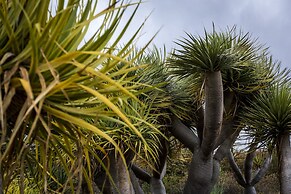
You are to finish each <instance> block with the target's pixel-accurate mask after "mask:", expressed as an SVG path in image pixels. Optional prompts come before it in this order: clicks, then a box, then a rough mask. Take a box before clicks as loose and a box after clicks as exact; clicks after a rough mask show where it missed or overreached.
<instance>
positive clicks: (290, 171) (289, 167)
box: [279, 132, 291, 194]
mask: <svg viewBox="0 0 291 194" xmlns="http://www.w3.org/2000/svg"><path fill="white" fill-rule="evenodd" d="M279 162H280V164H279V165H280V193H281V194H290V193H291V145H290V133H289V132H285V133H284V134H283V135H282V137H281V139H280V142H279Z"/></svg>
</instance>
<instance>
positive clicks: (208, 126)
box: [168, 27, 275, 193]
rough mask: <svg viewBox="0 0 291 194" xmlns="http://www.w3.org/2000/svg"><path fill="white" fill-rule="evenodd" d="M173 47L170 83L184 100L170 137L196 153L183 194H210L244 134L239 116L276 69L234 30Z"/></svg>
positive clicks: (255, 45)
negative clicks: (221, 165) (222, 163)
mask: <svg viewBox="0 0 291 194" xmlns="http://www.w3.org/2000/svg"><path fill="white" fill-rule="evenodd" d="M177 45H178V46H179V48H178V49H177V50H175V51H174V52H173V54H172V56H171V58H170V59H169V60H168V66H169V68H170V70H169V71H170V74H171V80H170V81H172V82H173V84H176V85H177V86H176V88H177V90H176V91H177V92H179V88H181V89H183V91H181V92H182V93H183V92H186V93H187V96H188V97H187V100H186V101H184V102H183V103H179V101H176V103H179V104H177V105H175V106H177V107H184V108H179V109H177V110H176V111H174V112H173V113H174V114H175V115H177V116H173V122H172V124H173V129H172V134H173V135H174V136H175V137H177V138H178V139H179V140H180V141H181V142H182V143H183V144H185V145H186V146H187V147H188V148H189V149H190V150H191V151H192V152H193V153H194V154H193V158H192V163H191V167H190V170H189V176H188V180H187V183H186V186H185V190H184V193H192V192H197V193H209V192H210V191H211V188H213V186H214V184H215V182H216V180H217V178H218V175H219V163H220V161H221V160H222V158H224V157H225V156H226V153H227V151H228V149H229V148H230V147H231V145H232V142H233V141H234V140H235V138H236V137H237V135H238V131H239V130H240V129H241V128H242V126H241V125H239V117H238V115H239V114H241V111H242V107H246V106H247V103H246V102H247V101H246V99H251V98H252V96H255V95H256V94H257V93H258V92H259V91H260V90H261V89H264V88H266V87H267V86H268V85H270V83H271V82H272V81H273V80H274V79H275V77H274V74H273V72H272V69H273V66H274V65H275V63H274V62H273V61H272V60H270V56H269V55H268V54H267V50H266V49H265V48H264V47H262V46H261V45H260V44H258V42H257V41H256V39H252V38H251V36H250V35H249V34H248V33H243V32H241V31H239V32H237V30H236V28H235V27H233V28H231V29H228V30H227V31H226V32H217V31H216V30H215V28H214V27H213V31H212V32H207V31H205V34H204V36H203V37H202V36H193V35H191V34H187V38H184V39H182V40H180V41H178V42H177ZM177 80H178V81H177ZM178 84H181V86H179V85H178ZM191 100H192V102H191ZM185 102H187V103H188V104H187V103H185ZM193 105H194V107H196V111H195V108H194V109H193V110H194V111H192V112H191V115H190V117H189V116H188V119H184V120H182V122H181V120H180V119H183V117H181V116H180V115H183V114H185V113H187V112H185V111H184V110H186V109H187V107H193ZM175 106H174V108H175ZM180 110H181V111H180ZM188 114H189V113H188ZM179 117H180V119H178V118H179ZM184 118H186V117H185V116H184ZM189 118H191V119H190V120H189ZM193 131H194V132H193ZM216 148H219V149H218V150H217V151H216V152H215V153H214V150H215V149H216ZM201 165H202V166H201ZM198 166H199V167H198ZM206 171H207V173H206Z"/></svg>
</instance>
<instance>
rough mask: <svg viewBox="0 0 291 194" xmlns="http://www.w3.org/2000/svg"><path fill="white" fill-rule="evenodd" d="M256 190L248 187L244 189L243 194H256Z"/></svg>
mask: <svg viewBox="0 0 291 194" xmlns="http://www.w3.org/2000/svg"><path fill="white" fill-rule="evenodd" d="M256 193H257V192H256V189H255V187H254V186H251V185H248V186H246V187H245V189H244V194H256Z"/></svg>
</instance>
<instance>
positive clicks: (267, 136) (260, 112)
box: [244, 72, 291, 193]
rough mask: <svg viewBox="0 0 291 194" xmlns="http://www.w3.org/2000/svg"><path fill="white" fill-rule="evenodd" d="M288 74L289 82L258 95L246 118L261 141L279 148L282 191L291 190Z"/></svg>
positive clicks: (257, 139) (252, 131)
mask: <svg viewBox="0 0 291 194" xmlns="http://www.w3.org/2000/svg"><path fill="white" fill-rule="evenodd" d="M285 76H286V77H285V78H286V79H285V81H281V82H279V83H275V84H274V85H272V86H270V88H268V90H266V91H265V92H262V93H261V94H260V95H259V96H258V97H257V98H256V103H253V104H252V106H251V108H249V109H248V110H247V112H246V114H245V117H244V118H245V121H246V123H247V124H248V125H249V126H251V128H252V130H250V131H249V132H250V134H251V136H253V137H254V138H255V140H256V141H257V142H260V143H261V145H262V146H267V147H268V148H269V149H273V148H277V155H278V163H279V174H280V192H281V193H290V192H291V187H290V183H291V175H290V173H291V171H290V169H291V167H290V164H291V155H290V154H291V147H290V123H291V109H290V108H291V93H290V91H291V90H290V89H291V88H290V73H289V74H288V72H287V73H286V75H285Z"/></svg>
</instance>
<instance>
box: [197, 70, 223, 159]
mask: <svg viewBox="0 0 291 194" xmlns="http://www.w3.org/2000/svg"><path fill="white" fill-rule="evenodd" d="M222 121H223V84H222V77H221V72H220V71H216V72H209V73H206V74H205V110H204V127H203V141H202V142H201V150H202V152H203V157H206V158H207V157H209V156H210V154H212V153H213V150H214V149H215V145H216V142H217V139H218V138H219V135H220V131H221V127H222Z"/></svg>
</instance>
